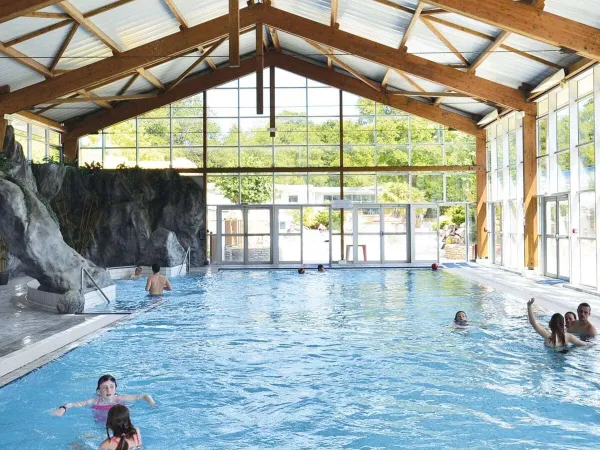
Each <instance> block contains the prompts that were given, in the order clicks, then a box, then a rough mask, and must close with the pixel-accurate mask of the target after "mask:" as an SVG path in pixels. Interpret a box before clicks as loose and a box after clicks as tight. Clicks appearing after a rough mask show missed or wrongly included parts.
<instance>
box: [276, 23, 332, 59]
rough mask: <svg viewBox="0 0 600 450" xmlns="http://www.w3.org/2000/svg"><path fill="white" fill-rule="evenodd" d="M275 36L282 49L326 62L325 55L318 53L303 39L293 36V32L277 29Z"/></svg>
mask: <svg viewBox="0 0 600 450" xmlns="http://www.w3.org/2000/svg"><path fill="white" fill-rule="evenodd" d="M277 36H278V37H279V44H280V45H281V48H282V49H283V50H287V51H289V52H291V53H294V54H296V55H299V56H303V57H305V58H308V59H311V60H315V61H318V62H320V63H327V57H326V56H325V55H322V54H320V53H319V51H318V50H317V49H315V48H314V47H313V46H312V45H310V44H308V43H307V42H306V41H305V40H304V39H302V38H299V37H298V36H294V35H293V34H288V33H284V32H283V31H278V32H277Z"/></svg>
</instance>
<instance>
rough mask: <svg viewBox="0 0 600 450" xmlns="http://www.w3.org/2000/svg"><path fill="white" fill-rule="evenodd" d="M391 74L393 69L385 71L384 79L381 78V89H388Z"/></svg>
mask: <svg viewBox="0 0 600 450" xmlns="http://www.w3.org/2000/svg"><path fill="white" fill-rule="evenodd" d="M391 74H392V69H388V70H386V71H385V75H384V76H383V80H381V90H382V91H385V90H387V85H388V80H389V78H390V75H391Z"/></svg>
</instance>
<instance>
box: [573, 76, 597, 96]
mask: <svg viewBox="0 0 600 450" xmlns="http://www.w3.org/2000/svg"><path fill="white" fill-rule="evenodd" d="M593 88H594V77H593V75H588V76H587V77H584V78H582V79H580V80H577V98H581V97H583V96H584V95H586V94H588V93H590V92H592V89H593Z"/></svg>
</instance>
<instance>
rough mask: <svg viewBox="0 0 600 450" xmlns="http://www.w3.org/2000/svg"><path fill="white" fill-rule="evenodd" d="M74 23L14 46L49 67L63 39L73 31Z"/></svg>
mask: <svg viewBox="0 0 600 450" xmlns="http://www.w3.org/2000/svg"><path fill="white" fill-rule="evenodd" d="M71 27H72V25H69V26H67V27H62V28H59V29H58V30H54V31H51V32H50V33H45V34H43V35H41V36H38V37H36V38H33V39H28V40H27V41H24V42H21V43H20V44H17V45H15V46H14V48H15V49H16V50H19V51H20V52H22V53H24V54H25V55H27V56H29V57H31V58H33V59H35V60H36V61H37V62H39V63H40V64H42V65H44V66H46V67H49V66H50V65H51V64H52V61H54V56H55V55H56V54H57V53H58V50H59V49H60V47H61V45H62V43H63V41H64V40H65V38H66V37H67V34H69V31H71Z"/></svg>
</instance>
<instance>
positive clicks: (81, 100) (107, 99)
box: [48, 92, 157, 108]
mask: <svg viewBox="0 0 600 450" xmlns="http://www.w3.org/2000/svg"><path fill="white" fill-rule="evenodd" d="M86 94H87V95H88V97H71V98H57V99H55V100H52V101H51V103H52V104H53V105H62V104H66V103H90V102H94V103H100V102H103V103H106V102H116V101H118V102H122V101H127V100H142V99H146V98H154V97H156V96H157V94H131V95H107V96H104V97H99V96H97V95H96V94H94V93H92V92H86ZM48 103H50V102H48ZM111 108H112V105H111Z"/></svg>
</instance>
